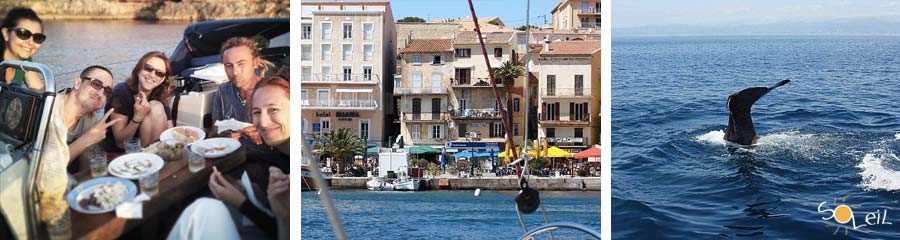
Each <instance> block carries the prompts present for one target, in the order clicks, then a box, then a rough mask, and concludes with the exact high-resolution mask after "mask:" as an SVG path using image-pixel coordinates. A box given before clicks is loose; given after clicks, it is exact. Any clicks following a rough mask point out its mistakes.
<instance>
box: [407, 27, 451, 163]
mask: <svg viewBox="0 0 900 240" xmlns="http://www.w3.org/2000/svg"><path fill="white" fill-rule="evenodd" d="M405 45H406V47H405V48H401V49H400V50H399V53H400V54H399V58H400V60H399V63H400V68H399V69H400V76H401V78H400V79H401V80H400V81H399V82H397V83H395V84H394V85H395V86H397V87H396V88H394V95H397V96H400V99H399V100H398V104H399V106H400V134H401V135H403V139H406V141H405V142H407V143H409V144H411V145H430V146H435V147H441V146H443V145H444V143H445V142H446V141H447V140H449V139H450V135H451V134H450V133H449V129H450V111H451V110H452V104H450V102H449V101H450V98H449V93H448V89H449V88H450V82H451V81H450V79H451V78H452V77H453V74H454V68H453V62H454V61H453V45H452V43H451V39H414V40H412V41H410V42H409V43H405Z"/></svg>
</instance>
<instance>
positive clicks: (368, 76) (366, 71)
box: [363, 66, 372, 81]
mask: <svg viewBox="0 0 900 240" xmlns="http://www.w3.org/2000/svg"><path fill="white" fill-rule="evenodd" d="M363 80H366V81H372V66H365V67H363Z"/></svg>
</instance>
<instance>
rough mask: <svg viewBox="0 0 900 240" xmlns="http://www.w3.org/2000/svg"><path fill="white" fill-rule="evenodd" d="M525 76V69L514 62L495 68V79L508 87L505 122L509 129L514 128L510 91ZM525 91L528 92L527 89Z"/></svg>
mask: <svg viewBox="0 0 900 240" xmlns="http://www.w3.org/2000/svg"><path fill="white" fill-rule="evenodd" d="M513 57H515V56H513ZM524 75H525V68H523V67H522V66H520V65H518V64H515V63H513V62H512V61H506V62H503V65H500V67H497V68H494V78H496V79H498V80H500V81H501V82H502V83H503V86H504V87H506V103H507V104H506V116H507V117H508V119H504V121H507V122H506V123H507V124H506V126H508V127H512V106H511V103H512V92H511V91H510V90H511V89H512V87H513V86H514V85H515V84H516V78H519V77H521V76H524ZM526 81H528V80H527V79H526ZM525 91H527V89H526V90H525ZM510 137H512V136H510Z"/></svg>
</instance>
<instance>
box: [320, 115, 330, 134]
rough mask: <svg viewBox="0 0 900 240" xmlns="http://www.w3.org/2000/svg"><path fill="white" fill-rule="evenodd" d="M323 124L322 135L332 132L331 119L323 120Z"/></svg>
mask: <svg viewBox="0 0 900 240" xmlns="http://www.w3.org/2000/svg"><path fill="white" fill-rule="evenodd" d="M321 123H322V133H329V132H331V119H330V118H322V119H321Z"/></svg>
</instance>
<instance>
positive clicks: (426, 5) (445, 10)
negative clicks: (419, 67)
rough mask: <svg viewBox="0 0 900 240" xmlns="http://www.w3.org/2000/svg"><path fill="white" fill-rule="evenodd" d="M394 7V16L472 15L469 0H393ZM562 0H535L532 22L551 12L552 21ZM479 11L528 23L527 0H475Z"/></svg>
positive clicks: (514, 23) (505, 20)
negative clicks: (552, 11) (552, 14)
mask: <svg viewBox="0 0 900 240" xmlns="http://www.w3.org/2000/svg"><path fill="white" fill-rule="evenodd" d="M390 2H391V10H392V11H393V13H394V20H395V21H396V20H400V19H403V18H404V17H420V18H423V19H425V21H430V20H431V19H440V18H444V19H446V18H459V17H467V16H470V15H472V14H471V12H470V10H469V3H468V1H465V0H392V1H390ZM559 2H560V1H557V0H532V1H531V16H532V17H531V25H536V26H540V25H541V24H543V23H544V19H543V18H541V17H538V16H540V15H546V16H547V24H551V22H550V21H551V17H550V10H553V7H555V6H556V4H558V3H559ZM472 3H473V5H475V14H476V15H477V16H478V17H479V18H482V17H500V20H503V23H504V24H506V25H507V26H512V27H518V26H521V25H525V18H526V17H525V6H526V4H525V3H526V1H525V0H472Z"/></svg>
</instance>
